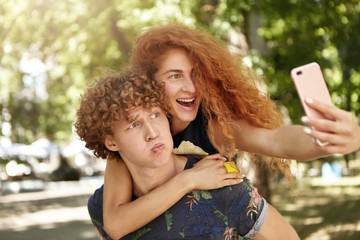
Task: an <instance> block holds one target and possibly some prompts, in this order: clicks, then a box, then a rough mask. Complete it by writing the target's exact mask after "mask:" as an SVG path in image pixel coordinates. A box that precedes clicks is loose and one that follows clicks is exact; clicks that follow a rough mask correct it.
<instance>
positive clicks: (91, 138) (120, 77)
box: [74, 67, 168, 159]
mask: <svg viewBox="0 0 360 240" xmlns="http://www.w3.org/2000/svg"><path fill="white" fill-rule="evenodd" d="M95 81H96V83H95V85H94V86H93V87H90V88H88V89H87V91H86V92H85V94H84V95H83V96H82V99H81V103H80V108H79V109H78V111H77V119H76V122H75V124H74V126H75V131H76V133H77V134H78V135H79V137H80V139H81V140H83V141H85V143H86V144H85V146H86V147H87V148H88V149H90V150H93V151H94V154H95V156H96V157H99V158H104V159H106V158H109V159H114V158H115V159H119V157H120V155H119V154H118V153H117V152H113V151H110V150H109V149H107V148H106V146H105V144H104V139H105V136H107V135H112V134H113V130H112V126H113V124H114V123H115V122H116V121H119V120H121V119H126V120H127V121H130V117H129V111H130V110H131V109H132V108H133V107H140V106H141V107H143V108H144V109H146V110H150V109H151V108H153V107H160V108H161V109H163V110H164V111H165V112H166V111H167V110H168V109H167V105H166V102H165V99H164V96H163V92H164V91H163V86H161V85H159V84H158V83H157V82H156V81H154V80H152V79H151V78H150V77H148V75H147V74H146V73H145V72H144V71H143V70H141V68H138V67H127V68H126V69H124V71H122V72H121V73H114V72H109V71H108V72H107V73H106V74H105V75H104V76H101V77H100V78H98V79H96V80H95Z"/></svg>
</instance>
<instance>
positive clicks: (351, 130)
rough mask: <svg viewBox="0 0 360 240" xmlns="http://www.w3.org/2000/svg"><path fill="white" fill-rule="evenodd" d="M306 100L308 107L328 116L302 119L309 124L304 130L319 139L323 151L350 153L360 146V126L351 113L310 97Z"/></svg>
mask: <svg viewBox="0 0 360 240" xmlns="http://www.w3.org/2000/svg"><path fill="white" fill-rule="evenodd" d="M305 102H306V105H307V106H308V107H310V108H312V109H314V110H316V111H318V112H321V113H322V114H323V115H325V116H326V118H308V117H303V118H302V121H303V122H304V123H305V124H307V125H308V126H309V128H305V130H304V131H305V132H306V133H307V134H308V135H309V136H311V137H312V138H314V139H317V140H318V142H317V145H318V146H319V147H321V148H322V150H323V151H326V152H328V153H329V154H335V153H339V154H348V153H351V152H354V151H356V150H358V149H359V148H360V126H359V125H358V124H357V123H356V122H355V119H354V117H353V115H352V114H351V113H349V112H347V111H344V110H341V109H339V108H337V107H335V106H334V105H332V104H331V105H330V104H326V103H323V102H321V101H318V100H314V99H310V98H308V99H306V100H305ZM322 143H328V144H322Z"/></svg>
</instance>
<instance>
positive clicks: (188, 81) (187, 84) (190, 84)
mask: <svg viewBox="0 0 360 240" xmlns="http://www.w3.org/2000/svg"><path fill="white" fill-rule="evenodd" d="M182 90H183V91H186V92H190V93H194V92H195V91H196V87H195V84H194V81H193V79H192V78H191V76H188V77H185V81H183V86H182Z"/></svg>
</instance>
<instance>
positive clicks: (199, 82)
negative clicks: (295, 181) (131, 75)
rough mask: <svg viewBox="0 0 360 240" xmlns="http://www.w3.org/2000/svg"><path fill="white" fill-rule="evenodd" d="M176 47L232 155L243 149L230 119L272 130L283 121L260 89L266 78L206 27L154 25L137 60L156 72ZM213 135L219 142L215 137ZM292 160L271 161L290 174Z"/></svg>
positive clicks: (142, 38)
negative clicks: (183, 53)
mask: <svg viewBox="0 0 360 240" xmlns="http://www.w3.org/2000/svg"><path fill="white" fill-rule="evenodd" d="M173 48H181V49H184V50H185V51H187V53H188V54H189V56H190V58H191V59H192V61H193V63H194V70H195V75H196V76H195V80H194V83H195V85H196V87H197V89H199V90H200V91H199V92H200V94H201V97H202V103H201V108H202V111H203V114H204V116H205V117H206V119H207V120H208V123H209V124H208V126H209V128H210V130H211V129H212V126H213V125H212V123H214V122H215V123H217V124H218V125H220V126H221V127H222V131H223V135H224V137H225V138H227V139H228V141H226V143H223V144H227V147H226V148H227V150H228V151H229V152H230V155H232V154H234V153H236V152H238V151H237V150H236V148H235V143H234V141H233V139H234V136H233V135H232V131H231V128H230V126H229V124H228V123H229V122H234V121H239V120H244V121H246V122H248V123H249V124H251V125H253V126H257V127H262V128H267V129H274V128H278V127H280V126H281V125H282V118H281V115H280V113H279V112H278V110H277V107H276V105H275V104H274V102H273V101H271V99H270V98H269V96H268V95H267V94H265V93H263V92H261V91H259V89H258V86H259V85H260V84H261V79H260V78H259V77H257V76H255V75H254V74H253V73H252V71H251V70H250V69H249V68H248V67H247V66H246V65H245V64H244V63H243V62H242V59H241V58H240V57H237V56H234V55H232V54H231V53H230V52H229V51H228V50H227V49H226V48H225V47H224V46H223V45H222V44H221V43H220V42H219V41H218V40H217V39H216V38H215V37H213V36H211V35H210V34H208V33H207V32H205V31H202V30H199V29H192V28H190V27H187V26H184V25H182V24H178V23H175V24H169V25H165V26H161V27H153V28H149V29H148V30H146V31H145V32H143V33H142V34H140V35H139V36H138V37H137V39H136V42H135V45H134V48H133V52H132V56H131V63H132V64H134V65H139V66H142V67H144V68H146V71H147V72H148V73H149V74H150V75H153V74H154V73H155V72H156V71H157V70H158V67H159V64H160V62H161V60H162V56H163V55H164V53H166V51H168V50H169V49H173ZM209 137H210V139H212V140H213V141H212V142H214V143H215V144H216V141H214V139H213V137H212V136H209ZM229 144H230V145H229ZM216 147H217V148H218V149H220V148H219V146H216ZM289 164H290V162H289V161H287V160H283V159H275V158H274V159H272V161H271V166H272V167H273V168H274V169H275V166H277V167H278V168H279V169H280V170H281V171H282V172H283V173H284V174H285V175H286V176H288V177H289V176H290V174H291V173H290V168H289Z"/></svg>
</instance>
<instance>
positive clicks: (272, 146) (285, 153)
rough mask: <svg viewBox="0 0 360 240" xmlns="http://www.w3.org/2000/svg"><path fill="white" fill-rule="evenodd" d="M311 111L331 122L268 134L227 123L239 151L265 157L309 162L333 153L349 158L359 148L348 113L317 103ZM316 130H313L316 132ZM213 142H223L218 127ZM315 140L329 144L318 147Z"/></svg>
mask: <svg viewBox="0 0 360 240" xmlns="http://www.w3.org/2000/svg"><path fill="white" fill-rule="evenodd" d="M308 104H309V106H310V107H313V108H314V109H316V110H318V111H320V112H323V113H324V114H325V115H327V116H329V117H330V118H331V119H334V120H317V119H307V121H306V122H305V123H306V124H308V125H309V126H310V127H311V128H307V129H306V130H305V128H304V126H300V125H291V126H284V127H281V128H278V129H274V130H269V129H264V128H259V127H254V126H252V125H250V124H248V123H246V122H244V121H238V122H232V123H229V124H230V127H231V131H232V132H233V133H234V137H235V139H234V141H235V144H236V147H237V148H238V149H239V150H243V151H247V152H252V153H257V154H260V155H264V156H271V157H278V158H287V159H295V160H299V161H309V160H313V159H316V158H319V157H323V156H326V155H331V154H335V153H340V154H348V153H351V152H354V151H356V150H358V149H359V148H360V126H359V125H358V124H357V123H356V122H355V120H354V117H353V116H352V115H351V113H349V112H346V111H344V110H341V109H339V108H336V107H334V106H330V105H327V104H324V103H321V102H318V101H315V100H314V101H313V102H308ZM315 129H316V130H315ZM209 134H214V136H215V139H216V141H219V143H221V142H223V141H225V139H224V137H223V135H222V129H221V127H220V126H216V125H215V126H214V132H213V133H210V132H209ZM316 140H320V141H321V142H328V143H329V144H328V145H324V146H322V145H320V144H318V143H317V141H316Z"/></svg>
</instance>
